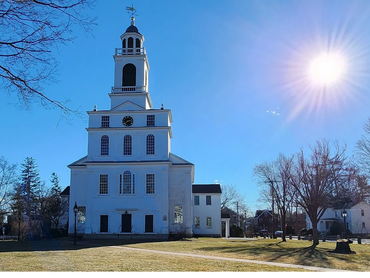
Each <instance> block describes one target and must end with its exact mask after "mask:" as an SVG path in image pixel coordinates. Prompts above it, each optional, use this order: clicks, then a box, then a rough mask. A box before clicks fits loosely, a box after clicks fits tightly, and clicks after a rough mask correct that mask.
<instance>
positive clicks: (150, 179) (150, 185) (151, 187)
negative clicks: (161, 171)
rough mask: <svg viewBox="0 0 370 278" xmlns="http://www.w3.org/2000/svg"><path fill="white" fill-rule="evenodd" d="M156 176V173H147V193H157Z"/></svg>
mask: <svg viewBox="0 0 370 278" xmlns="http://www.w3.org/2000/svg"><path fill="white" fill-rule="evenodd" d="M154 179H155V176H154V174H146V194H154V193H155V180H154Z"/></svg>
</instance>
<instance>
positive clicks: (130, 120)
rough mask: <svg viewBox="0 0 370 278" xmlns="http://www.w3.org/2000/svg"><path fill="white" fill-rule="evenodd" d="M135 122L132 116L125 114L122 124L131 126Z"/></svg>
mask: <svg viewBox="0 0 370 278" xmlns="http://www.w3.org/2000/svg"><path fill="white" fill-rule="evenodd" d="M133 123H134V119H133V118H132V117H131V116H125V117H123V119H122V124H123V125H124V126H131V125H132V124H133Z"/></svg>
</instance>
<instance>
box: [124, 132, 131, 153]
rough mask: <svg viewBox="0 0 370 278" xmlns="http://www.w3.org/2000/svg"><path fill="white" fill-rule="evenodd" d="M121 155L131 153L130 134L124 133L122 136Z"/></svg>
mask: <svg viewBox="0 0 370 278" xmlns="http://www.w3.org/2000/svg"><path fill="white" fill-rule="evenodd" d="M123 155H132V137H131V135H125V137H123Z"/></svg>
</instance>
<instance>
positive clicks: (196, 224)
mask: <svg viewBox="0 0 370 278" xmlns="http://www.w3.org/2000/svg"><path fill="white" fill-rule="evenodd" d="M194 228H195V229H200V217H199V216H195V217H194Z"/></svg>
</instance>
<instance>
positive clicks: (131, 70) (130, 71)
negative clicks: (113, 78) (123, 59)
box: [122, 64, 136, 91]
mask: <svg viewBox="0 0 370 278" xmlns="http://www.w3.org/2000/svg"><path fill="white" fill-rule="evenodd" d="M125 86H136V67H135V66H134V65H133V64H126V65H125V66H124V67H123V69H122V87H125ZM124 90H125V89H124ZM125 91H126V90H125Z"/></svg>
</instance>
